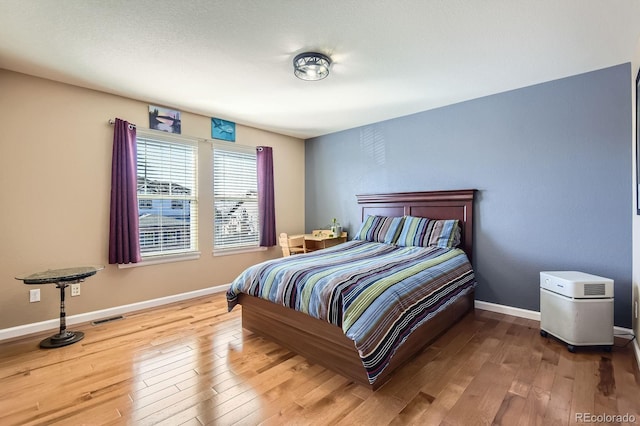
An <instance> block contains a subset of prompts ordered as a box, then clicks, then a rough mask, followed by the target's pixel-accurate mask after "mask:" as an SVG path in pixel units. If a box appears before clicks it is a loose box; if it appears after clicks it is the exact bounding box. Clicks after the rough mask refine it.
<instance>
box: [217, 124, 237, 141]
mask: <svg viewBox="0 0 640 426" xmlns="http://www.w3.org/2000/svg"><path fill="white" fill-rule="evenodd" d="M211 137H212V138H214V139H221V140H223V141H228V142H235V141H236V123H234V122H233V121H227V120H223V119H221V118H212V119H211Z"/></svg>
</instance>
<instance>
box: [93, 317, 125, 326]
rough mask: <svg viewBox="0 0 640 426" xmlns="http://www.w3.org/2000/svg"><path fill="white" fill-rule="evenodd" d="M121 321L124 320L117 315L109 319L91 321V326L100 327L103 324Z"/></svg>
mask: <svg viewBox="0 0 640 426" xmlns="http://www.w3.org/2000/svg"><path fill="white" fill-rule="evenodd" d="M121 319H124V317H123V316H122V315H117V316H115V317H111V318H104V319H100V320H96V321H91V325H100V324H104V323H105V322H111V321H117V320H121Z"/></svg>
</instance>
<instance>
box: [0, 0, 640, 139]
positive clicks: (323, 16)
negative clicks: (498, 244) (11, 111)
mask: <svg viewBox="0 0 640 426" xmlns="http://www.w3.org/2000/svg"><path fill="white" fill-rule="evenodd" d="M638 18H640V1H638V0H606V1H604V0H562V1H559V0H519V1H517V0H503V1H496V0H482V1H481V0H446V1H445V0H402V1H394V2H392V1H390V0H389V1H381V0H343V1H339V0H325V1H323V2H318V1H308V0H298V1H293V0H235V1H234V0H228V1H210V0H209V1H205V0H184V1H175V0H174V1H166V0H135V1H134V0H130V1H124V0H110V1H87V0H58V1H54V0H26V1H25V0H0V68H6V69H9V70H13V71H18V72H22V73H26V74H31V75H35V76H39V77H44V78H48V79H52V80H57V81H61V82H65V83H69V84H73V85H77V86H82V87H87V88H91V89H96V90H100V91H104V92H108V93H114V94H118V95H123V96H126V97H130V98H134V99H139V100H142V101H145V102H149V103H154V104H159V105H164V106H167V107H171V108H175V109H179V110H182V111H191V112H195V113H199V114H203V115H206V116H214V117H220V118H224V119H227V120H231V121H236V122H238V123H241V124H245V125H249V126H253V127H258V128H262V129H267V130H272V131H275V132H278V133H282V134H286V135H292V136H296V137H301V138H309V137H313V136H318V135H322V134H326V133H331V132H335V131H338V130H343V129H347V128H352V127H355V126H359V125H364V124H368V123H373V122H377V121H381V120H385V119H389V118H394V117H398V116H402V115H407V114H411V113H415V112H419V111H424V110H427V109H431V108H436V107H439V106H444V105H449V104H452V103H455V102H460V101H464V100H468V99H473V98H477V97H481V96H485V95H489V94H493V93H498V92H503V91H506V90H511V89H515V88H519V87H524V86H528V85H532V84H536V83H541V82H544V81H549V80H553V79H557V78H561V77H566V76H570V75H574V74H579V73H583V72H587V71H592V70H596V69H600V68H604V67H608V66H612V65H617V64H620V63H624V62H631V60H632V56H633V54H634V49H635V47H636V43H637V42H638V39H639V38H640V24H639V22H640V20H639V19H638ZM306 50H317V51H320V52H323V53H325V54H328V55H329V56H331V57H332V59H333V60H334V65H333V67H332V69H331V75H330V76H329V77H328V78H326V79H325V80H322V81H318V82H307V81H302V80H298V79H297V78H295V77H294V75H293V72H292V59H293V57H294V56H295V55H296V54H298V53H300V52H303V51H306Z"/></svg>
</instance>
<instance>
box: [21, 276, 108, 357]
mask: <svg viewBox="0 0 640 426" xmlns="http://www.w3.org/2000/svg"><path fill="white" fill-rule="evenodd" d="M102 269H104V266H79V267H74V268H65V269H49V270H46V271H42V272H36V273H35V274H31V275H27V276H23V277H16V279H17V280H20V281H22V282H24V283H25V284H31V285H34V284H55V285H56V287H58V288H59V289H60V332H59V333H58V334H55V335H53V336H51V337H47V338H46V339H44V340H43V341H42V342H40V347H41V348H46V349H49V348H59V347H61V346H67V345H70V344H72V343H75V342H77V341H79V340H82V339H83V338H84V333H83V332H81V331H68V330H67V322H66V316H67V314H66V312H65V310H64V290H65V289H66V288H67V287H68V286H69V284H75V283H79V282H82V281H84V280H85V278H87V277H90V276H92V275H95V274H96V273H97V272H98V271H100V270H102Z"/></svg>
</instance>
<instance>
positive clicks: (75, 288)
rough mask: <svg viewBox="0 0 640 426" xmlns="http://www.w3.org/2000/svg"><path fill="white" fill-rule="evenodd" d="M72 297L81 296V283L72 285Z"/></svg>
mask: <svg viewBox="0 0 640 426" xmlns="http://www.w3.org/2000/svg"><path fill="white" fill-rule="evenodd" d="M71 296H80V283H76V284H71Z"/></svg>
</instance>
